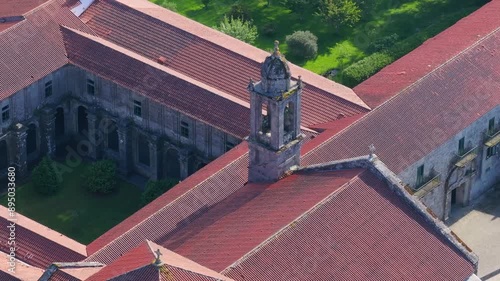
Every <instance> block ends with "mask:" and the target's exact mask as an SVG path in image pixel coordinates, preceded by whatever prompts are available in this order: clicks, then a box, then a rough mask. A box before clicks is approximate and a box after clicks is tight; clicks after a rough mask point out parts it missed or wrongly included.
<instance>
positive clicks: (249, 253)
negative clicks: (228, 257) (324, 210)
mask: <svg viewBox="0 0 500 281" xmlns="http://www.w3.org/2000/svg"><path fill="white" fill-rule="evenodd" d="M298 171H306V170H302V169H300V168H299V169H298V170H296V171H295V172H298ZM365 171H366V170H362V171H360V172H359V173H357V174H356V175H354V176H353V177H352V178H351V179H349V180H348V181H347V182H346V183H344V184H343V185H342V186H340V187H339V188H338V189H336V190H335V191H333V192H332V193H330V194H329V195H328V196H326V197H325V198H323V199H322V200H321V201H319V202H318V203H316V204H315V205H314V206H312V207H311V208H310V209H309V210H307V211H305V212H303V213H302V214H300V215H299V216H298V217H297V218H296V219H294V220H293V221H291V222H290V223H289V224H287V225H285V226H284V227H282V228H281V229H280V230H278V231H277V232H275V233H274V234H273V235H271V236H270V237H268V238H267V239H266V240H264V241H263V242H261V243H260V244H259V245H257V246H256V247H255V248H253V249H252V250H250V251H249V252H247V253H246V254H245V255H243V256H242V257H241V258H239V259H238V260H236V261H235V262H234V263H232V264H231V265H229V266H227V267H226V268H225V269H224V270H222V271H221V274H226V273H227V272H228V271H229V270H231V269H233V268H237V267H238V266H239V265H240V264H241V263H242V262H244V261H245V260H247V259H248V258H250V257H251V256H252V255H253V254H255V253H256V252H258V251H260V250H261V249H262V248H264V247H265V246H266V245H267V244H269V243H271V242H273V241H274V240H275V239H276V238H278V237H280V236H281V235H282V234H284V233H286V232H287V231H288V230H289V229H291V228H293V227H295V225H296V224H297V222H299V221H302V220H304V219H305V218H306V217H308V216H309V215H310V214H311V213H313V212H315V211H316V210H317V209H319V208H320V207H322V206H323V205H325V204H326V203H328V202H329V201H330V200H331V199H333V198H334V197H336V196H337V195H338V194H340V192H342V191H343V190H345V189H346V188H347V187H348V186H350V184H351V182H352V181H353V179H356V178H358V176H359V175H360V174H362V173H363V172H365Z"/></svg>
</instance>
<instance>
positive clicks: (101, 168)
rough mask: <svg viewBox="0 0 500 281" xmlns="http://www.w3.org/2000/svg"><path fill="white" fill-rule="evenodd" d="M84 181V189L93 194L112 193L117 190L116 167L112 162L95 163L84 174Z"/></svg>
mask: <svg viewBox="0 0 500 281" xmlns="http://www.w3.org/2000/svg"><path fill="white" fill-rule="evenodd" d="M82 180H83V185H84V187H85V188H86V189H87V190H88V191H90V192H92V193H100V194H107V193H111V192H112V191H114V190H115V188H116V165H115V163H114V162H113V161H111V160H101V161H98V162H95V163H93V164H92V165H90V167H89V169H88V170H87V171H86V172H85V173H84V174H83V176H82Z"/></svg>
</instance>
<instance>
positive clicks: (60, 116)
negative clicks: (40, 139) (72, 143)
mask: <svg viewBox="0 0 500 281" xmlns="http://www.w3.org/2000/svg"><path fill="white" fill-rule="evenodd" d="M55 118H56V119H55V121H54V122H55V135H56V137H60V136H63V135H64V133H65V127H64V126H65V124H64V109H63V108H62V107H58V108H57V109H56V114H55Z"/></svg>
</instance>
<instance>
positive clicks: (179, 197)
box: [86, 151, 248, 259]
mask: <svg viewBox="0 0 500 281" xmlns="http://www.w3.org/2000/svg"><path fill="white" fill-rule="evenodd" d="M247 154H248V151H246V152H245V153H243V154H242V155H241V156H239V157H238V158H236V159H234V160H233V161H231V162H230V163H228V164H227V165H225V166H224V167H223V168H222V169H219V170H218V171H217V172H218V173H216V174H212V175H210V176H209V177H207V178H206V179H204V180H203V181H202V182H200V183H198V184H197V185H195V186H193V187H192V188H191V189H189V190H188V191H186V192H184V193H183V194H181V195H180V196H178V197H176V198H175V199H174V200H172V202H170V203H168V204H167V205H165V206H163V207H162V208H160V209H159V210H157V211H155V212H154V213H153V214H151V215H149V216H148V217H147V218H145V219H143V220H141V221H140V222H139V223H137V224H135V225H134V226H133V227H132V228H130V229H128V230H127V231H125V232H124V233H122V234H120V235H119V236H118V237H116V238H115V239H113V240H112V241H111V242H109V243H108V244H106V245H104V246H103V247H101V248H100V249H99V250H97V251H96V252H94V253H92V254H91V255H89V256H87V258H86V259H88V258H91V257H93V256H95V255H96V254H98V253H100V252H101V251H103V250H104V249H105V248H106V247H108V246H109V245H110V244H112V243H116V241H117V240H118V239H120V238H121V237H123V236H125V235H126V234H128V233H129V232H131V231H133V230H135V229H136V228H137V227H139V225H141V224H143V223H144V222H145V221H148V220H149V219H151V217H153V216H155V215H157V214H158V213H160V212H162V211H163V210H165V209H166V208H168V207H170V206H171V205H172V204H174V203H175V202H177V201H179V200H181V198H183V197H185V196H188V195H187V194H188V193H190V192H192V190H193V189H196V188H198V187H199V186H200V185H202V184H203V183H205V182H207V181H208V180H210V179H212V178H214V177H215V176H216V175H217V174H219V172H221V171H224V170H225V169H226V168H227V167H228V166H229V165H231V164H233V163H234V162H236V161H238V160H239V159H241V158H243V157H244V156H246V155H247ZM174 187H175V186H174ZM167 192H168V191H167ZM165 193H166V192H165ZM165 193H163V194H165ZM163 194H162V195H163ZM160 197H161V196H160ZM160 197H158V198H160ZM150 204H151V203H150ZM146 206H147V205H146ZM143 208H144V207H143ZM97 239H99V238H97ZM144 239H147V238H144ZM147 240H149V241H151V242H153V243H154V241H152V240H150V239H147ZM94 241H95V240H94ZM91 243H92V242H91ZM87 246H88V245H87Z"/></svg>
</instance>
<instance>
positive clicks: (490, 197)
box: [448, 184, 500, 281]
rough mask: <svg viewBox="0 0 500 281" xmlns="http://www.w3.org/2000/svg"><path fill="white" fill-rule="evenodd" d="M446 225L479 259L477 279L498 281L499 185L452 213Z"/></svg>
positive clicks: (499, 244)
mask: <svg viewBox="0 0 500 281" xmlns="http://www.w3.org/2000/svg"><path fill="white" fill-rule="evenodd" d="M448 226H449V227H450V228H451V230H453V232H455V233H456V234H457V235H458V236H459V237H460V238H461V239H462V240H463V241H464V242H465V243H466V244H467V245H468V246H469V247H470V248H471V249H472V250H473V251H474V252H475V253H476V254H477V255H478V256H479V269H478V273H477V276H478V277H480V278H481V280H483V281H500V184H497V185H496V186H495V187H494V188H493V189H492V190H490V191H488V192H486V193H485V194H484V195H482V196H481V197H480V198H478V199H477V200H475V201H474V202H472V204H470V205H469V206H466V207H463V208H457V209H455V210H453V212H452V213H451V215H450V219H449V221H448Z"/></svg>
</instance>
